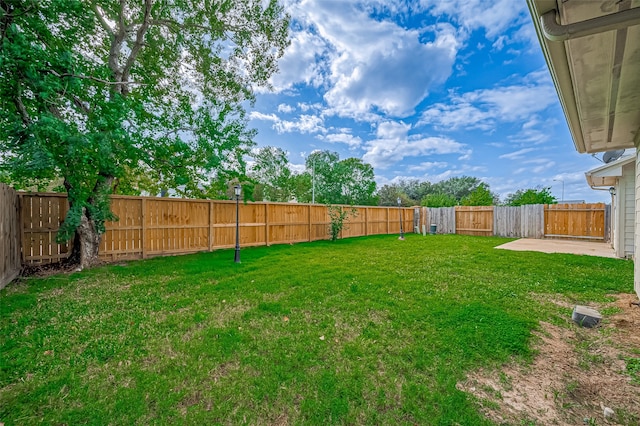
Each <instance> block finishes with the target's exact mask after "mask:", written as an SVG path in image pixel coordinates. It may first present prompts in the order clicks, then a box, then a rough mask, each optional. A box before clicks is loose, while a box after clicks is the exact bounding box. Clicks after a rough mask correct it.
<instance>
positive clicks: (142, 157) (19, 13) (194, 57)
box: [0, 0, 288, 267]
mask: <svg viewBox="0 0 640 426" xmlns="http://www.w3.org/2000/svg"><path fill="white" fill-rule="evenodd" d="M287 29H288V17H287V16H286V15H285V14H284V13H283V9H282V7H280V6H279V5H278V4H277V1H276V0H219V1H194V0H177V1H169V0H139V1H133V0H120V1H105V2H97V1H79V0H39V1H18V0H15V1H9V0H2V1H0V37H1V39H0V43H1V44H0V49H1V50H0V75H1V76H2V78H1V79H0V102H1V108H0V135H1V136H0V167H2V172H0V176H3V178H4V179H5V180H8V181H10V182H11V183H12V184H14V185H16V186H18V187H23V188H25V187H34V185H35V186H45V185H49V184H50V183H51V182H52V181H57V180H59V181H60V182H62V184H63V186H64V189H65V190H66V191H67V193H68V199H69V205H70V210H69V213H68V214H67V217H66V218H65V221H64V224H63V226H62V228H61V231H60V233H59V239H60V240H66V239H68V238H70V237H73V238H74V244H73V252H72V256H71V259H72V261H74V262H77V263H78V264H79V265H80V266H81V267H85V266H88V265H90V264H91V263H92V262H93V261H94V260H95V259H96V258H97V253H98V246H99V242H100V236H101V233H102V232H104V222H105V220H108V219H112V218H113V217H112V215H111V213H110V209H109V199H108V195H109V194H110V193H111V192H112V191H113V188H114V186H115V185H116V184H118V185H120V186H121V187H122V188H128V190H129V191H134V190H135V187H136V185H137V182H138V181H139V180H140V179H137V177H139V176H142V175H144V176H147V177H150V179H151V181H153V182H157V184H158V187H159V188H161V189H164V190H173V191H175V192H176V193H178V194H186V195H191V196H207V195H209V196H210V195H212V194H213V195H215V194H219V193H221V192H224V191H225V190H226V183H227V181H229V180H230V179H233V178H238V177H240V176H242V175H243V173H244V162H243V155H245V154H246V153H247V152H248V150H249V148H250V146H251V145H252V137H253V134H254V133H253V131H252V130H249V129H247V127H246V119H245V115H244V110H243V108H242V104H243V102H246V101H251V100H252V99H253V89H254V88H255V87H257V86H268V84H267V80H268V78H269V77H270V76H271V75H272V73H273V72H274V71H276V68H277V59H278V58H279V57H280V56H281V55H282V54H283V52H284V48H285V47H286V45H287ZM118 181H120V182H118Z"/></svg>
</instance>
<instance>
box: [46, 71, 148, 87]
mask: <svg viewBox="0 0 640 426" xmlns="http://www.w3.org/2000/svg"><path fill="white" fill-rule="evenodd" d="M47 71H48V72H49V73H51V74H53V75H54V76H56V77H60V78H63V77H72V78H81V79H84V80H92V81H97V82H98V83H103V84H111V85H115V84H137V85H139V86H146V85H147V84H146V83H137V82H135V81H109V80H103V79H101V78H97V77H93V76H91V75H82V74H74V73H71V72H65V73H62V74H60V73H59V72H57V71H55V70H47Z"/></svg>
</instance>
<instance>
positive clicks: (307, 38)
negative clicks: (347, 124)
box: [265, 31, 330, 92]
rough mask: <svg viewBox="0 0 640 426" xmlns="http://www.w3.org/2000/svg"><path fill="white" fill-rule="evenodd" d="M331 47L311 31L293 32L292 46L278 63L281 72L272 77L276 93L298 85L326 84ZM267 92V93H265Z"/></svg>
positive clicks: (315, 85)
mask: <svg viewBox="0 0 640 426" xmlns="http://www.w3.org/2000/svg"><path fill="white" fill-rule="evenodd" d="M329 50H330V46H328V45H327V43H326V41H325V40H323V39H322V37H319V36H318V35H317V34H314V33H313V32H310V31H292V32H291V44H290V45H289V47H288V48H287V50H286V51H285V54H284V56H283V57H282V58H280V61H279V62H278V68H279V72H278V73H276V74H274V75H273V76H271V79H270V83H271V85H272V86H273V89H274V91H276V92H282V91H285V90H287V89H292V88H293V87H294V86H295V85H296V84H298V83H304V84H307V85H309V86H313V87H318V86H320V85H321V84H322V83H323V82H324V78H325V77H324V74H325V70H324V68H323V67H325V66H326V63H325V62H324V61H322V60H320V59H322V58H323V57H326V55H327V54H328V52H329ZM265 92H266V91H265Z"/></svg>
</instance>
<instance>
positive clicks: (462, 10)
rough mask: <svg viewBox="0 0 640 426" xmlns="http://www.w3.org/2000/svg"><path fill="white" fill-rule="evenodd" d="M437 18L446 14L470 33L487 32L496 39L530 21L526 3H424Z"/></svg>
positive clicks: (508, 0) (465, 0)
mask: <svg viewBox="0 0 640 426" xmlns="http://www.w3.org/2000/svg"><path fill="white" fill-rule="evenodd" d="M420 3H421V5H422V6H423V7H425V8H428V9H429V12H430V13H431V14H432V15H434V16H439V15H447V16H449V17H451V18H452V19H454V20H455V21H456V22H458V23H459V24H460V25H462V26H463V27H465V28H466V29H467V30H468V31H470V32H471V31H474V30H477V29H484V31H485V34H486V36H487V38H489V39H491V40H493V39H496V38H497V37H499V36H500V35H501V34H503V33H505V32H506V31H507V30H508V29H509V28H511V27H514V26H519V25H523V24H524V23H526V22H528V20H530V18H529V16H528V13H527V8H526V3H525V2H524V1H514V0H446V1H443V0H422V1H421V2H420Z"/></svg>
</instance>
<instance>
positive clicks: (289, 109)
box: [278, 104, 296, 114]
mask: <svg viewBox="0 0 640 426" xmlns="http://www.w3.org/2000/svg"><path fill="white" fill-rule="evenodd" d="M295 110H296V109H295V108H294V107H292V106H291V105H287V104H280V105H278V112H284V113H285V114H291V113H292V112H293V111H295Z"/></svg>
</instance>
